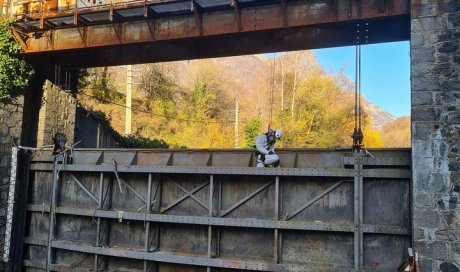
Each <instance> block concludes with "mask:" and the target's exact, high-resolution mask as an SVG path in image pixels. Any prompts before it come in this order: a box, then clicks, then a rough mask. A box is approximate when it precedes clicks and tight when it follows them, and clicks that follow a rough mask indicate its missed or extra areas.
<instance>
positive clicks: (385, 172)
mask: <svg viewBox="0 0 460 272" xmlns="http://www.w3.org/2000/svg"><path fill="white" fill-rule="evenodd" d="M31 170H33V171H52V166H50V165H49V164H41V163H37V164H32V165H31ZM117 171H118V172H119V173H158V174H208V175H249V176H304V177H354V174H355V172H354V170H353V169H340V168H336V169H333V168H257V167H207V166H188V167H187V166H139V165H130V166H126V165H119V166H118V168H117ZM61 172H113V166H108V165H72V164H67V165H64V166H63V167H62V169H61ZM362 175H363V177H365V178H394V179H410V177H411V171H410V170H406V169H363V171H362Z"/></svg>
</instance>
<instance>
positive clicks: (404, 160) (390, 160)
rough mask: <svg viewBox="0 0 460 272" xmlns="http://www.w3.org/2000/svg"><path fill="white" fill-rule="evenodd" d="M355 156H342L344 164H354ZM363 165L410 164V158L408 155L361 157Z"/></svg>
mask: <svg viewBox="0 0 460 272" xmlns="http://www.w3.org/2000/svg"><path fill="white" fill-rule="evenodd" d="M355 160H356V159H355V157H343V164H344V165H354V163H355ZM361 160H362V163H363V165H375V166H411V158H409V157H385V158H377V157H362V158H361Z"/></svg>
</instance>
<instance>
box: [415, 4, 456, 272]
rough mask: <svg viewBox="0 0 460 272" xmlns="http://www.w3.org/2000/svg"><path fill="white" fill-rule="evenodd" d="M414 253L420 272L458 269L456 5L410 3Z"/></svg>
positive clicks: (450, 271)
mask: <svg viewBox="0 0 460 272" xmlns="http://www.w3.org/2000/svg"><path fill="white" fill-rule="evenodd" d="M411 21H412V22H411V24H412V26H411V88H412V91H411V93H412V161H413V187H414V188H413V228H414V229H413V231H414V247H415V248H416V249H417V250H419V252H420V256H421V265H422V269H423V271H444V272H446V271H449V272H454V271H459V268H460V241H459V239H460V205H459V202H458V201H459V197H460V195H459V193H460V172H459V170H460V51H459V47H460V44H459V38H460V1H458V0H440V1H434V0H432V1H428V0H412V19H411Z"/></svg>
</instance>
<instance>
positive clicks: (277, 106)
mask: <svg viewBox="0 0 460 272" xmlns="http://www.w3.org/2000/svg"><path fill="white" fill-rule="evenodd" d="M125 82H126V67H124V66H123V67H109V68H107V67H105V68H95V69H89V70H87V71H86V75H85V76H84V77H82V78H81V86H80V90H79V101H80V103H81V104H83V105H84V106H85V107H87V108H90V109H92V110H94V111H101V112H103V113H105V115H106V116H107V118H108V119H109V121H110V122H111V124H112V126H113V127H114V128H115V129H116V130H117V131H119V132H121V133H123V132H124V118H125V117H124V116H125V108H124V107H123V106H124V105H125V97H124V92H125V89H126V86H125ZM133 84H134V85H133V107H132V108H133V122H132V124H133V133H134V134H135V135H138V136H141V137H144V138H150V139H162V140H164V141H165V142H167V143H168V144H169V145H170V147H194V148H229V147H252V145H253V140H254V137H255V135H257V133H259V132H262V131H265V130H266V128H267V127H268V125H271V126H272V127H281V128H282V129H283V131H284V136H283V140H282V141H280V142H279V144H277V146H279V147H299V148H300V147H311V148H331V147H344V146H350V145H351V137H350V135H351V134H352V131H353V126H354V112H353V108H354V104H353V103H354V93H353V90H354V87H353V84H352V82H350V81H349V80H348V78H346V77H345V76H343V75H341V74H339V75H329V74H327V73H325V72H324V71H323V69H322V68H321V66H320V65H319V64H318V63H317V62H316V60H315V57H314V55H313V54H312V53H311V52H310V51H298V52H290V53H287V54H280V55H278V56H277V57H276V58H275V59H272V58H266V57H265V56H259V55H250V56H239V57H230V58H219V59H206V60H193V61H180V62H169V63H158V64H148V65H136V66H133ZM236 104H238V127H237V128H235V124H236V123H235V120H236V114H235V113H236ZM363 105H364V112H365V116H364V117H363V125H364V133H365V140H364V141H365V145H366V146H368V147H384V146H394V145H395V144H398V145H400V146H409V140H410V130H408V129H409V127H407V130H405V129H402V130H401V129H400V128H401V126H396V127H391V123H392V122H393V121H394V120H396V118H395V117H393V116H391V115H390V114H388V113H386V112H384V111H383V110H382V109H380V108H378V107H377V106H375V105H373V104H371V103H369V102H367V101H366V100H365V99H364V98H363ZM398 121H399V120H398ZM404 126H405V123H403V124H402V127H404ZM384 128H385V129H384ZM394 129H396V130H398V133H402V134H397V135H398V138H399V139H401V141H398V142H393V141H391V137H393V136H392V135H394V134H395V130H394ZM407 135H409V136H408V137H407Z"/></svg>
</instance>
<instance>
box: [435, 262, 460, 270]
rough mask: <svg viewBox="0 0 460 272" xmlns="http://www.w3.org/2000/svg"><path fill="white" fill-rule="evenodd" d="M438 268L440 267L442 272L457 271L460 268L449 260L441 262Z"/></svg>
mask: <svg viewBox="0 0 460 272" xmlns="http://www.w3.org/2000/svg"><path fill="white" fill-rule="evenodd" d="M439 269H441V271H442V272H459V271H460V270H459V269H458V267H457V266H456V265H455V264H453V263H449V262H443V263H442V264H441V265H440V266H439Z"/></svg>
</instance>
